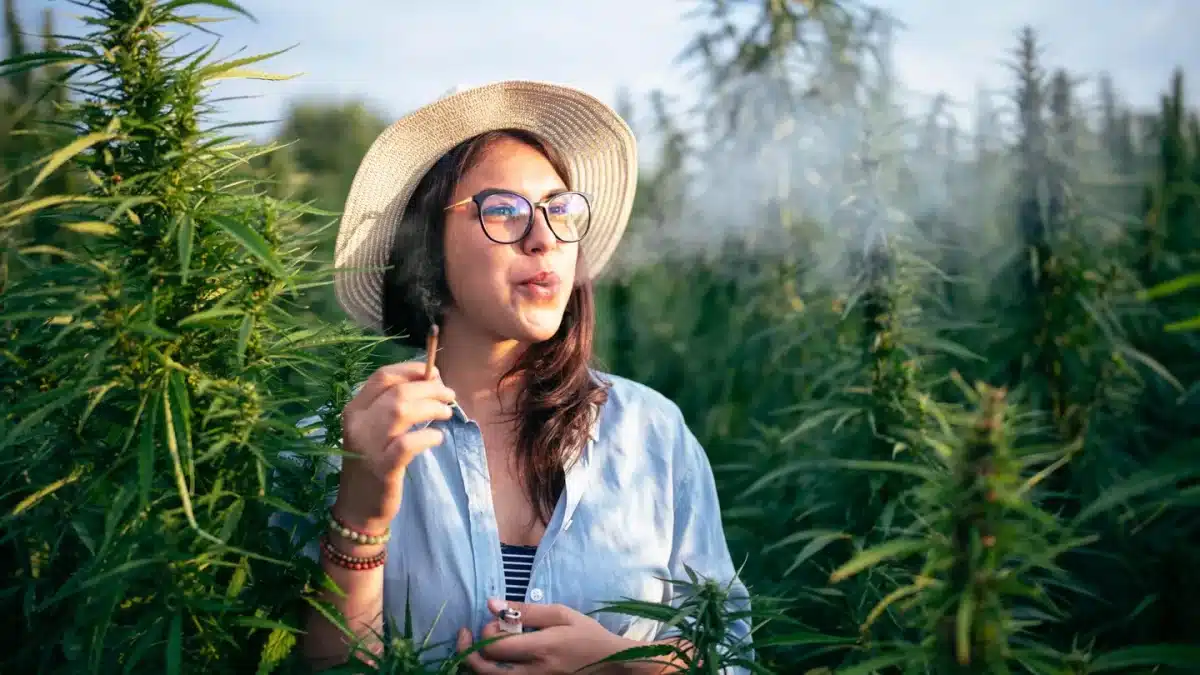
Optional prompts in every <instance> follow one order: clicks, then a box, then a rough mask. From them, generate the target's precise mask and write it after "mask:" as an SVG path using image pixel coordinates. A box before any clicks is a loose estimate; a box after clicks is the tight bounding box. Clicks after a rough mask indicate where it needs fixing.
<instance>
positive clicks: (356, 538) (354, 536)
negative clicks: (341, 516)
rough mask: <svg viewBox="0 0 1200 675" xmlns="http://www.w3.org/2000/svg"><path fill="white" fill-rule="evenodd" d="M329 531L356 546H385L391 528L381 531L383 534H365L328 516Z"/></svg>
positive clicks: (332, 516)
mask: <svg viewBox="0 0 1200 675" xmlns="http://www.w3.org/2000/svg"><path fill="white" fill-rule="evenodd" d="M329 529H330V530H333V531H334V532H337V533H338V534H340V535H341V536H342V537H343V538H345V539H349V540H350V541H352V542H354V543H356V544H370V545H372V546H373V545H375V544H386V543H388V541H389V540H390V539H391V538H392V528H390V527H389V528H388V529H386V530H384V531H383V534H367V533H365V532H356V531H354V530H352V529H350V528H349V527H346V524H345V523H343V522H342V521H340V520H338V518H337V516H335V515H333V514H332V513H330V514H329Z"/></svg>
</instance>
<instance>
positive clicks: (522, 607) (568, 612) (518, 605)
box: [488, 599, 580, 628]
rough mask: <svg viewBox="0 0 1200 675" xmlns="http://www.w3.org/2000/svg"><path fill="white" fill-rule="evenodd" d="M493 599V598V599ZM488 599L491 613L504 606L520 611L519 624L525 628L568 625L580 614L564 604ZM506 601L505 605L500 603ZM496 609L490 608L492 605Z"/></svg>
mask: <svg viewBox="0 0 1200 675" xmlns="http://www.w3.org/2000/svg"><path fill="white" fill-rule="evenodd" d="M493 600H494V599H493ZM493 600H489V601H488V609H489V610H492V612H493V613H495V612H498V611H500V609H503V608H504V606H508V607H512V608H513V609H515V610H517V611H519V612H521V624H522V625H523V626H525V627H526V628H551V627H553V626H569V625H571V624H572V623H575V620H576V618H578V617H579V616H580V614H579V612H577V611H575V610H573V609H571V608H570V607H567V606H566V605H541V604H537V603H532V602H507V601H503V600H501V601H497V602H496V603H493ZM505 602H507V605H504V604H501V603H505ZM493 606H494V607H496V609H492V607H493Z"/></svg>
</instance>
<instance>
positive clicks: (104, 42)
mask: <svg viewBox="0 0 1200 675" xmlns="http://www.w3.org/2000/svg"><path fill="white" fill-rule="evenodd" d="M196 4H198V3H180V2H150V1H133V2H131V1H128V0H105V1H103V2H102V1H100V0H96V1H94V2H89V3H86V4H85V7H86V8H87V9H88V10H89V11H90V16H89V17H88V18H87V27H88V29H89V31H90V32H88V33H87V34H86V35H84V36H82V37H80V38H79V39H78V41H76V42H73V43H71V44H68V45H63V46H62V47H61V48H59V49H58V50H57V51H56V52H54V53H43V54H41V55H40V56H38V55H19V54H18V55H15V56H14V57H13V58H10V59H8V60H7V61H5V62H4V63H3V65H2V66H0V68H2V69H3V72H4V73H6V74H8V75H9V76H10V77H15V76H16V75H17V74H20V73H25V72H28V70H27V69H26V66H27V65H28V64H31V63H37V62H42V63H46V62H52V61H57V62H59V63H70V64H71V68H72V75H73V78H74V80H73V81H74V82H75V85H74V86H75V87H76V89H77V91H78V96H76V97H73V98H72V100H71V101H70V103H69V104H68V105H66V106H64V107H63V108H62V109H56V110H55V115H56V124H58V125H60V126H62V127H63V128H64V129H65V130H66V131H67V132H68V134H69V136H70V137H71V138H74V139H77V140H74V141H71V142H67V143H64V144H63V145H62V146H61V147H60V148H58V149H55V150H54V151H52V152H48V153H46V154H45V155H44V156H43V157H42V158H41V159H40V160H38V161H36V162H34V163H33V164H32V165H31V167H30V170H29V171H25V172H21V173H17V174H14V175H12V176H10V180H9V181H8V183H7V184H6V188H8V190H9V192H8V193H7V194H8V195H10V197H11V198H10V199H9V200H8V201H6V202H5V203H4V204H3V206H2V208H0V222H2V223H3V227H4V229H5V234H6V236H7V237H8V239H7V240H6V244H5V254H6V256H7V259H8V261H9V265H10V266H11V267H12V268H14V271H15V272H16V274H14V275H13V281H12V283H11V284H10V285H9V286H8V287H7V288H5V291H4V296H3V306H2V309H0V322H3V326H4V333H5V339H4V351H3V354H4V359H3V362H2V363H0V405H2V409H3V416H2V418H0V437H2V438H3V440H2V441H0V447H2V448H3V450H4V453H3V462H4V465H5V471H4V472H3V478H2V479H0V481H2V482H3V490H2V494H3V502H4V508H3V514H4V515H3V518H4V532H5V536H4V542H3V549H2V551H3V552H2V555H3V559H4V566H5V569H7V570H10V575H9V581H8V582H7V583H6V584H5V588H6V591H5V593H4V598H5V612H4V616H5V628H6V629H7V631H8V634H9V635H12V636H15V637H16V640H15V642H14V648H13V649H12V650H11V651H10V652H9V653H8V654H6V663H7V664H8V667H10V668H12V669H15V670H19V671H21V672H72V673H75V672H104V673H110V672H180V671H181V670H184V669H187V670H197V671H201V672H221V671H230V672H248V671H254V670H255V669H256V668H259V672H271V671H273V670H276V668H275V666H276V665H278V664H279V663H281V662H283V661H286V660H287V659H288V657H289V655H290V654H291V653H292V652H293V651H294V649H293V647H294V645H295V635H296V633H297V632H298V631H299V626H301V623H300V621H299V618H300V616H301V614H300V612H301V610H302V609H303V607H304V606H305V604H304V598H306V597H308V596H309V594H310V589H311V588H312V587H313V586H314V585H315V584H317V583H319V582H320V578H319V577H318V576H317V575H318V574H319V571H318V569H317V567H316V566H315V564H312V563H308V564H305V562H306V559H303V558H297V556H296V555H295V549H296V545H297V544H295V543H293V542H292V541H291V540H290V539H288V538H287V537H286V536H284V535H283V533H282V531H281V530H268V529H267V528H266V524H267V522H268V518H269V516H270V514H272V513H274V512H276V511H279V510H284V511H299V512H301V513H306V512H312V511H313V510H315V509H317V508H319V507H320V505H321V504H322V503H323V499H324V498H325V492H324V488H325V487H326V486H323V485H319V484H314V483H313V481H312V480H311V473H310V477H309V479H308V480H307V481H305V480H300V479H296V478H292V479H291V480H289V479H288V476H289V471H291V473H295V472H298V471H301V470H302V469H301V468H296V469H289V468H288V467H289V466H290V465H283V466H282V467H281V468H276V465H277V464H279V463H278V462H277V457H279V455H280V454H281V453H284V452H289V453H297V452H305V453H307V454H306V456H308V457H310V459H309V460H308V461H306V462H302V463H301V464H304V465H309V466H311V465H312V464H313V460H312V459H311V458H312V457H315V456H316V455H314V451H315V450H317V448H315V447H314V446H312V444H311V443H309V442H306V441H305V440H304V439H303V438H302V436H301V434H300V431H299V430H298V429H296V427H295V418H294V417H292V416H290V415H289V414H288V413H287V412H286V411H287V410H288V408H289V404H293V405H294V404H296V403H297V401H295V400H294V397H295V393H294V390H293V389H291V388H287V387H284V386H281V385H282V382H283V379H282V377H283V376H284V375H285V374H287V373H289V372H307V373H309V375H308V377H317V376H319V377H320V379H321V380H323V381H327V382H328V381H335V379H334V378H335V377H336V376H338V375H341V376H342V377H345V378H359V377H361V375H362V373H361V372H353V373H346V374H339V373H336V372H333V371H330V370H329V369H328V366H323V365H322V359H321V356H320V354H321V351H322V350H325V351H327V350H329V349H333V348H334V347H336V346H337V344H338V343H339V335H338V334H337V333H336V332H335V331H333V330H332V329H320V330H313V329H311V328H308V327H305V326H303V325H300V324H299V323H298V322H297V321H296V320H295V319H294V318H293V303H294V302H295V298H296V291H297V289H299V288H302V287H303V286H305V285H307V284H312V283H318V282H321V283H323V281H322V280H321V279H320V278H319V277H315V276H312V275H305V274H301V273H300V272H299V271H298V269H299V267H300V265H301V264H302V262H303V260H304V257H305V256H306V255H307V253H308V249H310V248H311V247H312V243H311V242H309V241H306V240H305V238H304V237H302V236H299V233H298V232H297V228H296V227H295V223H296V220H297V218H299V217H300V216H301V215H302V214H304V213H305V209H304V207H302V206H301V205H298V204H294V203H290V202H286V201H281V200H277V199H273V198H270V197H268V196H266V195H264V194H263V193H262V191H261V190H260V189H259V188H257V187H256V186H255V185H254V184H253V183H251V182H247V181H244V180H241V179H238V178H236V177H232V174H233V172H234V171H235V170H236V169H237V167H239V166H240V165H242V164H243V163H244V162H245V161H246V158H247V154H248V152H249V150H248V148H247V146H246V145H245V144H244V143H242V142H240V141H238V140H237V139H235V138H232V137H227V136H221V135H219V133H218V132H215V131H211V130H204V129H202V126H201V124H202V118H203V115H204V114H205V110H206V108H205V107H204V96H205V90H206V88H207V86H208V85H209V83H210V82H211V81H213V80H214V79H215V78H218V77H228V76H231V75H232V74H233V71H234V69H236V68H239V67H241V66H244V65H247V64H249V63H252V62H253V61H254V60H255V59H239V60H237V61H232V62H222V63H216V62H211V61H209V60H208V59H207V54H206V53H196V54H182V55H181V54H178V53H176V51H175V49H174V48H175V47H176V45H175V44H174V43H173V42H170V41H168V40H167V38H166V37H164V34H165V33H164V31H163V30H162V29H163V28H165V27H168V26H170V25H173V24H174V25H184V26H185V27H186V26H191V25H195V24H196V23H197V22H198V21H199V19H197V18H193V17H190V16H187V15H185V14H183V12H184V11H186V10H188V9H192V8H194V7H192V6H193V5H196ZM207 4H212V5H216V6H217V7H221V8H224V7H226V6H228V5H229V3H224V2H221V3H207ZM57 171H65V172H67V173H68V174H69V175H71V176H77V177H80V178H82V179H83V180H85V181H86V185H87V188H86V190H81V191H76V192H63V193H52V194H45V191H46V190H48V189H50V188H51V187H52V183H51V182H48V181H47V180H46V178H47V177H48V176H50V175H53V173H54V172H57ZM34 172H36V174H37V178H35V179H34V180H32V181H30V180H28V179H27V177H28V176H29V175H31V174H32V173H34ZM38 179H41V180H40V181H39V180H38ZM31 220H32V221H36V222H38V223H42V224H52V225H53V227H54V228H55V229H56V230H60V231H64V232H72V233H75V234H76V235H79V237H78V238H76V239H74V240H71V241H69V242H66V243H64V244H63V245H61V246H51V245H50V244H47V243H45V242H46V240H45V239H44V238H40V237H39V236H38V230H37V229H36V228H34V229H32V230H31V229H30V228H27V227H23V226H24V225H27V224H28V223H29V222H30V221H31ZM352 339H353V336H350V337H341V338H340V342H342V343H345V342H347V340H352ZM332 363H333V364H337V363H338V362H337V361H336V360H335V361H332ZM325 400H328V399H325ZM321 402H323V401H321ZM300 403H301V405H302V406H303V407H304V408H307V409H310V410H311V409H315V407H316V403H317V402H315V401H311V400H309V401H303V402H300ZM276 473H280V474H281V477H280V478H279V479H278V480H277V481H273V480H272V476H273V475H274V474H276ZM277 484H278V485H285V486H288V487H290V488H293V489H286V490H285V489H280V488H279V487H277ZM301 543H302V542H301ZM260 664H261V668H260Z"/></svg>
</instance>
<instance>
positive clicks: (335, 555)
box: [321, 536, 387, 571]
mask: <svg viewBox="0 0 1200 675" xmlns="http://www.w3.org/2000/svg"><path fill="white" fill-rule="evenodd" d="M321 550H322V551H323V552H324V553H325V557H327V558H329V561H330V562H332V563H333V564H334V565H337V566H338V567H341V568H344V569H348V570H355V571H363V570H372V569H375V568H376V567H379V566H380V565H382V564H383V563H385V562H386V561H387V549H384V550H382V551H380V552H379V553H376V554H375V555H373V556H370V557H366V558H360V557H356V556H352V555H346V554H345V553H342V552H341V551H339V550H337V549H336V548H334V546H333V544H332V543H330V541H329V537H327V536H322V537H321Z"/></svg>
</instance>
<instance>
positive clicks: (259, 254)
mask: <svg viewBox="0 0 1200 675" xmlns="http://www.w3.org/2000/svg"><path fill="white" fill-rule="evenodd" d="M212 220H213V222H214V223H216V224H217V225H218V226H219V227H220V228H221V229H222V230H224V231H225V232H227V233H228V234H229V235H230V236H231V237H233V238H234V239H236V240H237V241H238V243H240V244H241V245H242V246H243V247H244V248H245V249H246V251H248V252H249V253H250V254H251V255H253V256H254V257H256V258H258V259H259V260H260V261H262V263H263V264H264V265H266V266H267V268H268V269H269V270H271V272H273V273H274V274H275V275H277V276H280V277H283V276H286V275H287V272H286V271H284V269H283V264H282V263H280V262H279V259H278V258H276V257H275V253H274V252H273V251H272V250H271V245H270V244H268V243H267V240H266V239H263V236H262V235H261V234H259V233H258V232H256V231H255V230H254V229H253V228H251V227H250V226H249V225H247V224H246V223H243V222H242V221H240V220H234V219H233V218H228V217H226V216H213V219H212Z"/></svg>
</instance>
